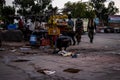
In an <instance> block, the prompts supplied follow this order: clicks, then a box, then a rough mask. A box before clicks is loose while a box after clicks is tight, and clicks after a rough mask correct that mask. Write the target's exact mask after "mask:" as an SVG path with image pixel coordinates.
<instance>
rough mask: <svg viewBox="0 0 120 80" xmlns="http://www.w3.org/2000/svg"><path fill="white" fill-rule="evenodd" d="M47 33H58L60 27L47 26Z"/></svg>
mask: <svg viewBox="0 0 120 80" xmlns="http://www.w3.org/2000/svg"><path fill="white" fill-rule="evenodd" d="M48 35H60V29H59V28H58V27H49V29H48Z"/></svg>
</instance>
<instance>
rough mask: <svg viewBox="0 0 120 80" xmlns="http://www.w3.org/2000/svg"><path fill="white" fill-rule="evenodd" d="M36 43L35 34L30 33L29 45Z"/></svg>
mask: <svg viewBox="0 0 120 80" xmlns="http://www.w3.org/2000/svg"><path fill="white" fill-rule="evenodd" d="M36 43H37V38H36V35H31V36H30V45H36Z"/></svg>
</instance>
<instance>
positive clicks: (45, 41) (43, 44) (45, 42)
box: [41, 39, 50, 46]
mask: <svg viewBox="0 0 120 80" xmlns="http://www.w3.org/2000/svg"><path fill="white" fill-rule="evenodd" d="M47 45H50V40H49V39H41V46H47Z"/></svg>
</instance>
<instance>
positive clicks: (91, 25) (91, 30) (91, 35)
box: [87, 18, 96, 43]
mask: <svg viewBox="0 0 120 80" xmlns="http://www.w3.org/2000/svg"><path fill="white" fill-rule="evenodd" d="M87 28H88V37H89V39H90V43H93V39H94V30H95V29H96V24H95V22H94V19H93V18H89V20H88V27H87Z"/></svg>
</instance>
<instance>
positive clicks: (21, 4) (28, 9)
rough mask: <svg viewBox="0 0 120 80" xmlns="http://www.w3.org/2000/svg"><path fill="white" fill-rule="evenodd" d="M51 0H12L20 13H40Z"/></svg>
mask: <svg viewBox="0 0 120 80" xmlns="http://www.w3.org/2000/svg"><path fill="white" fill-rule="evenodd" d="M50 2H51V0H14V2H13V3H14V4H15V5H16V6H17V7H18V8H19V11H18V12H19V13H20V14H21V15H24V16H26V15H28V14H29V15H30V14H34V15H41V14H42V12H44V10H45V9H46V7H47V6H48V5H49V4H50Z"/></svg>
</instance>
